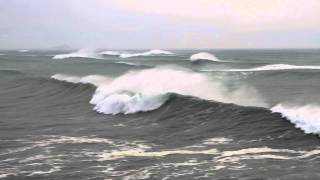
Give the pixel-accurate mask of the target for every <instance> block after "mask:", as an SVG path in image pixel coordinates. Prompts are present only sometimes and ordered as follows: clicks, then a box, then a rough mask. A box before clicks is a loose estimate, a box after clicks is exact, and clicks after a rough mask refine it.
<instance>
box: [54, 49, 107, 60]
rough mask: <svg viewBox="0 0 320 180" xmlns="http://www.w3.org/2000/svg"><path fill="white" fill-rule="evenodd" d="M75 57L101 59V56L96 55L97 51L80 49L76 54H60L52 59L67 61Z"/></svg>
mask: <svg viewBox="0 0 320 180" xmlns="http://www.w3.org/2000/svg"><path fill="white" fill-rule="evenodd" d="M73 57H80V58H94V59H100V58H101V57H100V55H99V54H96V52H95V51H92V50H88V49H80V50H78V51H76V52H71V53H67V54H58V55H55V56H53V57H52V59H67V58H73Z"/></svg>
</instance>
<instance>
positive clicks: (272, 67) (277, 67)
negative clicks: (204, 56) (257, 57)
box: [201, 64, 320, 72]
mask: <svg viewBox="0 0 320 180" xmlns="http://www.w3.org/2000/svg"><path fill="white" fill-rule="evenodd" d="M291 69H311V70H312V69H314V70H316V69H320V66H297V65H290V64H269V65H265V66H259V67H255V68H249V69H215V70H201V71H202V72H211V71H230V72H246V71H250V72H252V71H279V70H291Z"/></svg>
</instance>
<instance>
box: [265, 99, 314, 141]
mask: <svg viewBox="0 0 320 180" xmlns="http://www.w3.org/2000/svg"><path fill="white" fill-rule="evenodd" d="M271 111H272V112H273V113H281V115H282V117H285V118H287V119H288V120H289V121H290V122H292V123H293V124H295V126H296V127H297V128H300V129H302V130H303V131H304V132H305V133H307V134H318V135H320V107H319V106H317V105H305V106H285V105H282V104H278V105H276V106H274V107H272V108H271Z"/></svg>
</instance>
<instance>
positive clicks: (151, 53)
mask: <svg viewBox="0 0 320 180" xmlns="http://www.w3.org/2000/svg"><path fill="white" fill-rule="evenodd" d="M156 55H174V53H172V52H170V51H164V50H161V49H153V50H150V51H147V52H143V53H122V54H120V57H121V58H130V57H137V56H156Z"/></svg>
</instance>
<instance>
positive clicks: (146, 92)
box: [52, 68, 265, 114]
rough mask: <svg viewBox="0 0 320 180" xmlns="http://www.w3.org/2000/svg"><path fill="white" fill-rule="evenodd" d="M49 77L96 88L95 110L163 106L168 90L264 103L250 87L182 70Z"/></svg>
mask: <svg viewBox="0 0 320 180" xmlns="http://www.w3.org/2000/svg"><path fill="white" fill-rule="evenodd" d="M52 78H54V79H57V80H61V81H67V82H72V83H89V84H93V85H95V86H96V87H97V89H96V92H95V93H94V95H93V96H92V99H91V101H90V103H91V104H93V105H94V106H95V107H94V110H95V111H97V112H100V113H105V114H118V113H123V114H130V113H136V112H145V111H151V110H154V109H157V108H159V107H160V106H161V105H163V104H164V103H165V102H166V101H167V99H168V97H169V94H170V93H177V94H181V95H190V96H195V97H199V98H201V99H207V100H214V101H220V102H226V103H236V104H239V105H245V106H265V103H264V101H263V100H262V98H261V97H260V96H259V95H258V93H257V92H256V91H255V90H254V89H252V88H251V87H239V88H237V89H236V90H233V91H230V90H228V88H227V87H226V86H224V85H223V84H222V83H221V82H218V81H212V80H210V79H209V78H208V77H207V76H205V75H203V74H199V73H194V72H189V71H185V70H175V69H167V68H154V69H147V70H140V71H132V72H128V73H126V74H124V75H122V76H119V77H117V78H111V77H105V76H99V75H94V76H85V77H79V76H70V75H61V74H60V75H54V76H52ZM190 82H192V83H190ZM249 96H250V98H247V97H249Z"/></svg>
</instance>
